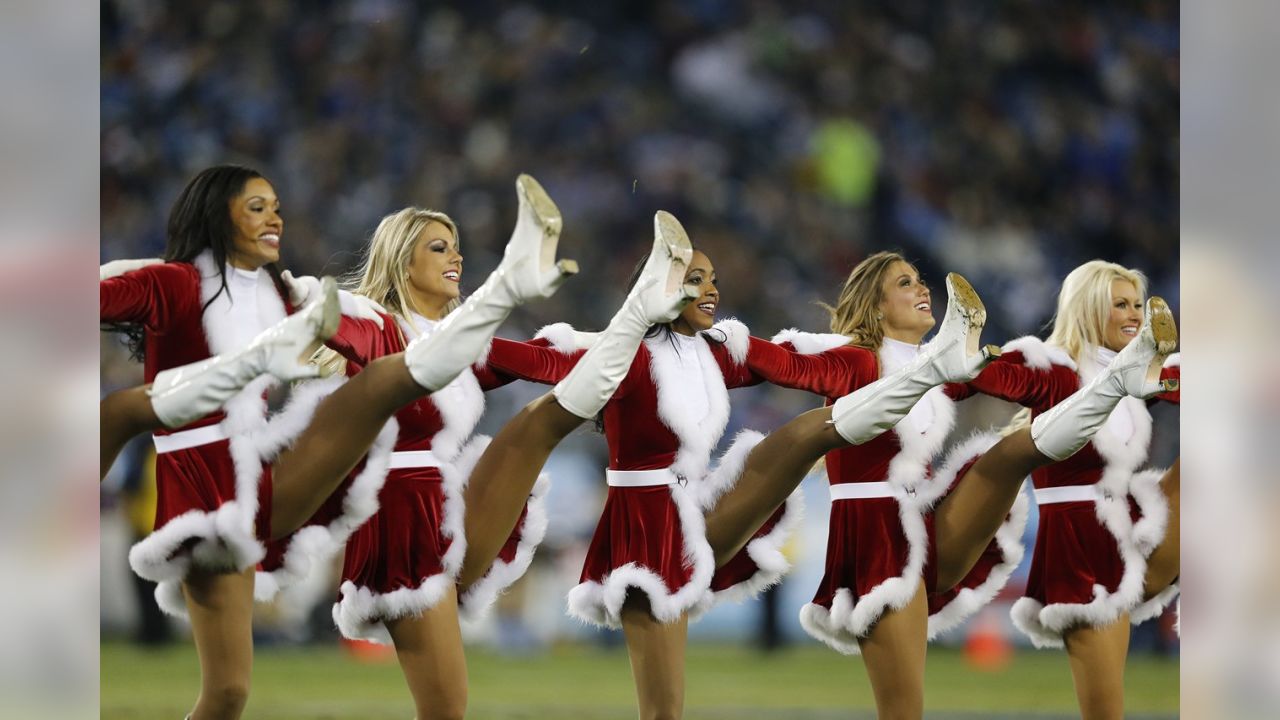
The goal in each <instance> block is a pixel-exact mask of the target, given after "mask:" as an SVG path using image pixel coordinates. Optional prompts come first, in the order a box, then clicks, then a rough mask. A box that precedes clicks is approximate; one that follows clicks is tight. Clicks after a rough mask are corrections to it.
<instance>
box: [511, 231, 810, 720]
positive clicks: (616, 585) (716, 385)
mask: <svg viewBox="0 0 1280 720" xmlns="http://www.w3.org/2000/svg"><path fill="white" fill-rule="evenodd" d="M639 272H640V268H637V269H636V275H635V276H634V277H633V278H632V282H633V283H634V282H636V280H637V279H638V277H639ZM684 282H685V284H686V286H688V287H690V288H693V289H696V291H697V292H698V297H697V299H696V300H695V301H694V302H693V303H690V304H689V306H688V307H686V308H685V309H684V310H683V311H682V312H681V313H680V315H679V316H678V317H676V318H675V320H674V321H672V322H671V323H669V324H661V325H654V326H653V327H651V328H648V329H647V331H646V333H645V339H644V342H643V343H642V344H641V345H640V347H639V348H638V349H637V351H636V353H635V355H634V358H633V360H632V362H631V364H630V368H629V369H628V370H627V373H626V375H625V377H624V378H623V380H622V382H621V384H620V385H619V387H618V389H617V390H616V391H615V392H614V393H613V397H612V399H610V400H609V401H608V403H606V404H605V406H604V409H603V411H602V416H601V419H600V422H601V424H602V426H603V431H604V434H605V438H606V439H607V441H608V444H609V457H610V463H609V469H608V470H607V471H606V475H607V479H608V484H609V491H608V495H607V496H606V499H605V504H604V508H603V510H602V514H601V518H600V521H599V524H598V525H597V526H596V530H595V535H594V537H593V538H592V541H591V545H590V547H589V548H588V550H587V556H586V559H585V562H584V565H583V570H582V574H581V579H580V582H579V584H578V585H577V587H575V588H574V589H573V590H572V591H570V593H569V598H568V604H569V612H570V614H572V615H573V616H574V617H577V618H578V619H580V620H583V621H584V622H588V623H591V624H595V625H600V626H604V627H610V628H621V629H622V631H623V634H624V636H625V638H626V643H627V649H628V652H629V654H630V658H631V667H632V673H633V675H634V680H635V684H636V690H637V695H638V699H639V709H640V717H644V718H649V717H664V718H666V717H671V718H675V717H680V716H681V714H682V713H683V706H684V658H685V644H686V639H687V634H688V633H687V628H688V622H689V620H690V619H696V618H697V617H698V616H699V615H700V614H701V613H703V612H705V611H706V610H707V609H708V608H709V607H710V606H711V605H712V603H713V602H714V601H715V600H716V599H718V598H720V597H724V596H737V597H740V596H743V595H746V594H749V593H753V592H756V591H758V590H760V589H763V588H765V587H768V586H769V585H772V584H773V583H775V582H777V580H778V579H779V578H780V577H781V576H782V574H783V573H785V572H786V570H787V569H788V568H789V564H788V562H787V560H786V558H785V557H784V556H783V555H782V553H781V546H782V545H783V544H784V542H785V540H786V537H787V535H788V534H789V532H790V530H791V529H792V528H793V527H794V526H795V524H796V523H797V522H798V521H799V516H800V514H801V510H800V507H799V505H800V499H799V497H798V496H795V497H793V498H792V499H791V500H789V501H788V502H787V504H786V505H784V506H783V507H782V508H780V509H779V510H778V511H777V512H776V513H775V514H774V516H773V517H771V518H770V519H769V522H767V523H766V524H765V526H764V527H763V528H762V529H761V530H760V531H758V532H757V533H756V536H755V537H754V538H753V539H752V541H751V542H750V543H749V544H748V545H747V547H746V548H745V549H744V550H743V551H742V552H741V553H739V557H737V558H735V560H734V562H733V563H731V564H730V565H729V566H727V567H726V568H724V569H723V570H721V571H720V572H718V573H717V572H716V569H715V563H714V559H713V555H712V552H711V548H710V546H709V545H708V544H707V542H706V537H705V533H704V527H703V514H704V513H705V512H706V510H707V509H708V508H709V507H710V506H711V505H712V504H713V503H714V502H715V499H716V498H717V497H718V496H719V495H720V494H721V493H723V492H724V491H726V490H727V489H728V488H729V487H732V485H733V483H734V482H736V480H737V475H738V471H739V470H740V469H741V466H742V461H743V460H744V459H745V458H746V456H747V453H749V452H750V450H751V448H752V447H754V445H755V444H756V443H758V442H759V441H760V438H761V437H762V436H761V435H760V434H759V433H756V432H752V431H743V432H742V433H740V434H739V435H738V437H736V438H735V440H734V442H733V444H732V445H731V447H730V448H729V449H728V450H727V451H726V452H725V453H724V456H723V457H722V458H721V461H720V463H719V466H718V467H716V468H715V469H712V468H711V467H710V464H711V452H712V449H713V448H714V447H715V445H716V443H717V442H718V441H719V439H720V437H721V435H722V434H723V432H724V429H725V426H726V424H727V422H728V419H729V396H728V393H727V389H731V388H735V387H742V386H744V385H750V384H755V383H757V382H759V380H758V378H755V377H754V376H752V374H751V373H749V372H748V371H747V369H746V367H745V364H744V362H743V360H744V353H745V351H746V347H747V332H746V328H745V327H744V326H743V325H742V324H741V323H739V322H737V321H736V320H726V321H724V322H721V323H718V324H716V325H715V327H714V329H713V327H712V324H713V322H714V320H715V315H716V310H717V308H718V307H719V304H720V291H719V289H718V288H717V285H716V275H715V268H714V267H712V265H711V261H710V260H709V259H708V258H707V256H706V255H705V254H704V253H702V252H700V251H698V250H694V251H693V255H692V260H691V262H690V264H689V267H688V271H687V273H686V274H685V277H684ZM539 336H542V337H547V338H550V339H552V341H553V343H552V344H553V346H554V347H555V348H557V350H558V351H559V352H557V351H545V350H534V349H531V348H524V347H521V348H511V349H508V348H505V347H504V348H499V347H497V346H495V348H494V350H493V352H491V353H490V355H489V362H490V363H491V364H492V365H494V366H495V367H498V368H500V369H502V370H503V371H504V372H511V373H513V374H517V375H520V376H521V377H523V378H525V379H529V380H534V381H537V382H544V383H554V382H556V381H558V380H560V379H561V378H563V377H564V376H565V375H567V374H568V373H569V372H570V371H571V370H572V368H573V366H574V363H575V361H576V360H577V357H578V356H579V355H581V352H580V351H576V346H577V343H578V342H581V341H580V340H579V339H577V338H575V336H574V334H573V331H572V329H571V328H569V327H568V326H565V325H558V326H550V327H548V328H544V329H543V330H542V331H541V332H539ZM529 356H534V357H533V358H532V361H531V358H530V357H529Z"/></svg>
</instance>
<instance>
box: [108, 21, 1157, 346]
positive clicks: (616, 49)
mask: <svg viewBox="0 0 1280 720" xmlns="http://www.w3.org/2000/svg"><path fill="white" fill-rule="evenodd" d="M448 5H450V4H446V3H416V2H409V1H408V0H315V1H311V2H293V3H289V2H279V3H235V2H227V1H224V0H192V1H191V2H184V3H156V2H149V1H146V0H114V1H108V2H105V3H104V4H103V7H102V256H103V258H104V259H115V258H121V257H135V256H145V255H154V254H157V253H159V252H161V250H162V248H163V245H164V221H165V216H166V214H167V211H168V207H169V205H170V203H171V202H172V200H173V198H174V197H176V195H177V193H178V191H179V189H180V188H181V187H182V185H183V184H184V183H185V181H186V180H187V179H189V178H190V177H191V176H192V175H193V174H194V173H195V172H197V171H198V170H200V169H201V168H203V167H205V166H208V165H211V164H215V163H219V162H226V161H231V160H234V161H241V162H245V163H247V164H251V165H253V166H255V167H258V168H260V169H261V170H262V171H263V172H264V173H265V174H266V175H267V176H268V177H269V178H270V179H271V180H272V181H273V182H274V184H275V185H276V189H277V191H278V193H279V194H280V196H281V199H282V204H283V213H284V216H285V219H286V224H287V225H286V236H285V258H286V263H287V265H289V266H290V267H292V268H294V269H295V270H300V271H303V272H307V273H317V272H320V271H322V270H324V271H327V272H335V271H341V270H345V269H348V268H350V267H351V265H352V264H353V259H354V256H353V253H355V252H356V251H358V249H359V248H360V247H361V245H362V243H363V242H364V241H365V240H366V239H367V237H368V235H369V233H370V232H371V231H372V229H373V227H374V226H375V225H376V223H377V221H378V219H379V218H380V217H381V216H382V215H384V214H386V213H388V212H391V211H393V210H396V209H398V208H400V207H402V206H405V205H410V204H414V205H421V206H429V207H433V208H437V209H442V210H445V211H446V212H449V213H450V214H452V215H453V217H454V218H455V219H456V220H457V221H458V222H459V224H460V226H461V231H462V240H463V243H464V246H463V247H464V251H465V254H466V255H467V259H468V261H470V264H469V267H472V268H475V269H474V270H473V271H472V273H471V275H470V280H469V281H466V280H464V286H466V285H468V284H470V285H471V286H472V287H474V286H475V283H478V282H479V280H480V279H481V277H482V275H481V272H487V271H488V270H489V269H491V268H492V267H493V266H494V265H495V264H496V258H497V254H498V253H499V252H500V251H501V247H502V244H503V242H505V239H506V236H507V233H509V232H510V227H511V223H512V221H513V219H514V205H515V197H514V193H513V187H512V182H513V180H514V178H515V176H516V174H518V173H520V172H528V173H530V174H532V175H534V176H535V177H537V178H538V179H539V180H540V181H541V182H542V183H543V184H544V185H545V186H546V187H547V189H548V190H549V192H550V194H551V196H552V197H553V198H554V199H555V200H556V202H557V203H558V204H559V205H560V207H561V209H562V210H563V212H564V216H565V232H564V235H563V248H564V250H563V253H564V254H566V255H568V256H571V257H575V258H577V259H578V260H580V261H581V263H582V267H583V268H584V273H583V274H582V276H581V277H579V278H577V279H575V280H574V281H573V283H572V285H570V286H568V287H566V289H565V292H563V293H561V294H560V295H559V296H558V297H557V298H556V299H555V300H553V301H552V302H551V304H549V305H543V306H540V307H538V308H536V309H535V310H534V312H536V313H537V317H539V318H540V319H541V318H544V317H545V318H548V319H556V320H568V321H571V322H574V323H575V324H579V325H584V326H596V327H599V326H601V325H603V324H604V323H605V322H606V321H607V320H608V317H609V315H610V314H611V306H612V305H613V304H614V302H615V300H617V299H618V297H619V295H620V293H619V288H618V285H619V284H620V283H621V282H623V281H624V280H625V278H626V277H627V274H628V271H629V269H630V267H631V265H632V264H633V262H634V261H635V260H636V259H638V258H639V257H640V256H641V255H642V254H643V252H644V249H645V245H646V243H647V238H648V237H650V236H651V229H650V228H651V218H652V215H653V212H654V211H655V210H657V209H667V210H670V211H672V212H673V213H675V214H676V216H677V217H679V218H680V219H681V220H682V221H683V222H684V223H685V225H686V227H687V228H688V230H689V232H690V236H691V237H692V238H693V240H694V243H695V244H697V245H701V246H703V247H705V248H706V249H707V250H708V251H709V254H710V256H711V259H712V261H713V262H714V263H715V264H716V265H717V268H718V270H719V274H720V276H721V278H722V280H723V286H724V287H723V288H722V293H723V294H724V296H725V297H724V304H723V307H724V308H725V309H726V310H727V311H728V312H729V313H730V314H735V315H737V316H738V317H740V318H741V319H743V320H744V321H746V322H747V323H748V324H749V325H750V326H751V327H752V328H753V329H755V330H756V332H757V334H764V335H770V334H772V333H773V332H775V331H776V330H779V329H782V328H784V327H787V326H793V325H794V326H800V327H802V328H805V329H810V330H825V325H826V318H825V317H824V316H823V314H822V312H821V311H820V310H819V309H818V308H817V307H816V306H815V305H814V301H816V300H826V301H829V302H830V301H833V300H834V298H835V295H836V294H837V293H838V291H839V287H840V284H841V282H842V280H843V278H844V276H845V275H846V273H847V271H848V269H849V268H850V267H852V265H853V264H854V263H856V262H857V261H858V260H859V259H860V258H862V257H864V256H865V255H866V254H868V253H870V252H874V251H876V250H880V249H886V248H901V249H903V250H905V251H906V252H907V254H908V255H910V256H911V257H913V258H915V259H916V260H918V261H919V262H920V265H921V267H922V269H924V270H925V271H926V276H927V277H931V278H932V279H933V281H934V284H935V285H940V280H941V276H942V274H944V273H945V272H946V271H950V270H955V271H958V272H961V273H964V274H966V275H967V276H968V277H969V279H970V280H971V281H973V283H974V284H975V286H976V287H978V289H979V290H980V291H981V292H982V293H983V295H984V298H986V300H987V305H988V308H989V309H990V310H991V311H992V316H993V318H992V324H991V326H990V327H991V328H992V330H991V332H990V335H991V337H992V338H993V339H999V338H1006V337H1013V336H1015V335H1019V334H1025V333H1028V332H1034V331H1036V330H1037V329H1038V328H1039V327H1040V325H1042V324H1043V323H1044V322H1045V321H1046V320H1047V319H1048V318H1049V316H1050V315H1051V313H1052V309H1053V300H1054V295H1055V293H1056V290H1057V287H1058V284H1059V283H1060V281H1061V279H1062V277H1063V276H1065V274H1066V273H1067V272H1068V271H1069V270H1070V269H1071V268H1072V267H1074V266H1075V265H1077V264H1079V263H1080V262H1082V261H1084V260H1088V259H1091V258H1094V257H1104V258H1107V259H1112V260H1115V261H1118V262H1122V263H1124V264H1126V265H1129V266H1136V267H1139V268H1141V269H1143V270H1145V271H1146V272H1148V273H1149V274H1150V276H1151V277H1152V279H1153V281H1154V283H1153V285H1154V290H1155V291H1156V292H1159V293H1162V294H1164V295H1165V296H1166V297H1167V298H1168V299H1170V300H1171V302H1174V304H1175V309H1176V307H1177V304H1176V297H1172V296H1176V295H1177V286H1176V282H1177V271H1178V261H1177V246H1178V244H1177V232H1178V214H1177V208H1178V204H1177V203H1178V192H1177V189H1178V185H1177V167H1178V37H1179V35H1178V24H1177V23H1178V17H1177V7H1176V5H1169V4H1167V3H1159V2H1124V3H1096V4H1092V5H1093V6H1092V7H1090V6H1089V5H1090V4H1079V3H1054V2H1048V1H1041V2H1033V1H1027V2H1014V3H932V2H925V1H923V0H904V1H901V2H894V3H864V2H824V3H783V2H779V1H775V0H756V1H755V2H741V3H740V2H730V1H729V0H696V1H693V2H686V1H683V0H682V1H679V2H674V1H668V2H656V3H651V2H623V3H576V2H561V3H555V2H553V3H539V4H537V6H536V7H535V5H534V4H509V3H504V2H489V1H485V0H480V1H476V2H468V3H457V4H456V6H455V7H449V6H448ZM584 298H592V299H598V301H593V302H589V303H587V302H583V299H584Z"/></svg>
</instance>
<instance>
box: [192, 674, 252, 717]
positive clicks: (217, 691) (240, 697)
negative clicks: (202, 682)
mask: <svg viewBox="0 0 1280 720" xmlns="http://www.w3.org/2000/svg"><path fill="white" fill-rule="evenodd" d="M248 702H249V680H248V678H245V679H243V680H228V681H225V682H217V683H212V684H208V685H206V686H205V688H204V689H203V690H202V691H201V693H200V713H198V715H196V716H197V717H208V718H228V719H231V720H234V718H238V717H240V714H241V713H242V712H244V706H245V705H246V704H248Z"/></svg>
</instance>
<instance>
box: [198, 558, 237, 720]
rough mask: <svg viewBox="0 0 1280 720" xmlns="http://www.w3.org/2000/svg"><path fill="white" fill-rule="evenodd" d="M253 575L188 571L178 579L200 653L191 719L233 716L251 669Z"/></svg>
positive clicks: (220, 719) (230, 719) (232, 718)
mask: <svg viewBox="0 0 1280 720" xmlns="http://www.w3.org/2000/svg"><path fill="white" fill-rule="evenodd" d="M253 574H254V569H253V568H249V569H247V570H244V571H243V572H239V573H208V572H203V571H199V570H196V571H192V573H191V574H190V575H188V576H187V579H186V581H185V582H183V584H182V589H183V591H184V593H185V594H186V598H187V611H188V612H189V613H190V615H191V632H192V635H193V636H194V637H195V643H196V654H197V655H199V657H200V698H199V699H198V700H196V708H195V710H194V711H193V712H192V713H191V716H190V717H191V720H235V719H236V718H239V717H240V714H241V713H242V712H244V706H245V703H247V702H248V700H249V677H250V674H251V672H252V670H253V634H252V628H253Z"/></svg>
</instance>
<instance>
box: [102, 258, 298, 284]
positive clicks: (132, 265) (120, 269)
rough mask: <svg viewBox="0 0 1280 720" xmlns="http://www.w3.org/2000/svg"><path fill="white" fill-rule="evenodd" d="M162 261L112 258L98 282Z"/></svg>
mask: <svg viewBox="0 0 1280 720" xmlns="http://www.w3.org/2000/svg"><path fill="white" fill-rule="evenodd" d="M162 262H164V260H161V259H160V258H142V259H140V260H112V261H111V262H109V263H107V264H105V265H101V266H99V267H98V282H102V281H103V280H106V279H107V278H113V277H116V276H118V275H123V274H125V273H127V272H133V271H134V270H138V269H141V268H144V267H146V266H148V265H155V264H157V263H162ZM319 282H320V281H318V280H317V281H316V286H317V287H319Z"/></svg>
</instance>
